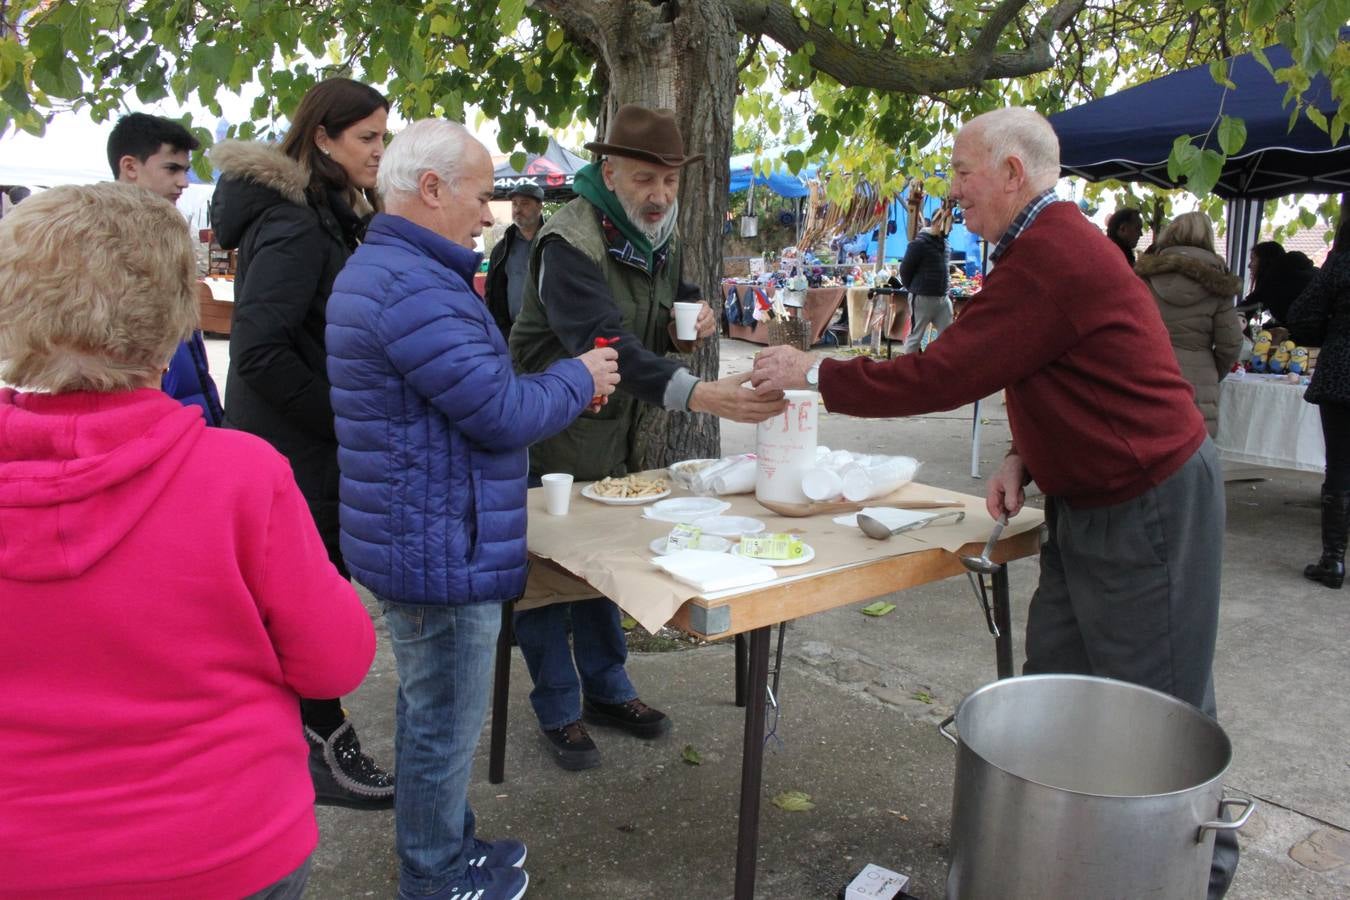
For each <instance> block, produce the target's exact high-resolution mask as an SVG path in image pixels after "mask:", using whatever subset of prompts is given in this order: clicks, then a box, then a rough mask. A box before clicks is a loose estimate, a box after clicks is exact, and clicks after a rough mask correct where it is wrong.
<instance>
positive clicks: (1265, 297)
mask: <svg viewBox="0 0 1350 900" xmlns="http://www.w3.org/2000/svg"><path fill="white" fill-rule="evenodd" d="M1247 272H1248V274H1249V275H1250V277H1251V291H1250V292H1249V293H1248V294H1247V296H1246V297H1245V298H1244V299H1243V301H1242V303H1241V304H1240V305H1239V306H1238V311H1239V312H1241V313H1242V314H1243V316H1251V315H1255V314H1257V313H1258V311H1259V310H1262V309H1264V310H1266V311H1267V312H1269V313H1270V320H1269V321H1268V322H1266V323H1265V325H1266V326H1267V327H1271V328H1273V327H1276V326H1280V325H1283V324H1284V320H1285V318H1286V317H1287V316H1288V314H1289V304H1291V303H1293V302H1294V298H1295V297H1297V296H1298V295H1299V294H1301V293H1303V290H1304V289H1305V288H1306V287H1307V286H1308V285H1309V284H1310V283H1311V282H1312V280H1313V276H1315V275H1316V274H1317V266H1315V265H1313V261H1312V260H1311V259H1309V258H1308V257H1307V255H1306V254H1304V253H1302V252H1300V251H1298V250H1293V251H1286V250H1285V249H1284V247H1283V246H1282V245H1281V244H1280V242H1279V241H1262V242H1261V243H1259V244H1257V245H1256V246H1254V247H1252V252H1251V257H1250V258H1249V259H1248V261H1247Z"/></svg>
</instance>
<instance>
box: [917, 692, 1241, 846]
mask: <svg viewBox="0 0 1350 900" xmlns="http://www.w3.org/2000/svg"><path fill="white" fill-rule="evenodd" d="M955 721H956V716H955V715H951V716H948V717H947V718H945V719H943V720H942V721H941V722H939V723H938V734H940V735H942V736H943V737H945V738H946V739H947V740H949V741H951V742H952V743H953V744H955V745H956V746H958V747H959V746H960V744H958V743H957V737H956V735H954V734H952V733H951V732H950V731H948V730H947V726H948V725H950V724H952V723H953V722H955ZM1244 821H1245V820H1244ZM1201 827H1202V828H1203V827H1204V826H1203V825H1202V826H1201Z"/></svg>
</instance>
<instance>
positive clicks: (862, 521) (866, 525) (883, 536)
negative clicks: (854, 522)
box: [858, 509, 966, 541]
mask: <svg viewBox="0 0 1350 900" xmlns="http://www.w3.org/2000/svg"><path fill="white" fill-rule="evenodd" d="M965 517H966V512H965V510H961V509H954V510H950V511H948V512H944V513H938V514H937V515H935V516H929V517H928V518H926V519H920V520H919V521H917V522H906V523H905V524H904V525H901V526H900V527H898V528H891V527H890V526H889V525H887V524H886V523H885V522H882V521H881V520H880V519H874V518H873V517H871V516H865V515H863V514H862V513H858V527H859V528H861V529H862V532H863V534H865V535H867V536H868V537H870V538H876V539H877V540H878V541H884V540H887V539H888V538H890V536H891V535H893V534H900V533H901V532H904V531H913V530H914V529H916V528H923V527H924V526H925V525H931V524H932V523H934V522H936V521H937V520H938V519H952V518H954V519H955V520H956V522H960V521H961V520H962V519H964V518H965ZM956 522H953V523H952V524H953V525H955V524H956Z"/></svg>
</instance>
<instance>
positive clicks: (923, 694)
mask: <svg viewBox="0 0 1350 900" xmlns="http://www.w3.org/2000/svg"><path fill="white" fill-rule="evenodd" d="M910 696H911V697H913V698H914V699H915V700H918V701H919V702H920V703H928V704H931V703H932V702H933V695H932V694H930V693H928V692H927V691H915V692H914V693H912V694H910Z"/></svg>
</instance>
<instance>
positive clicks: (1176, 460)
mask: <svg viewBox="0 0 1350 900" xmlns="http://www.w3.org/2000/svg"><path fill="white" fill-rule="evenodd" d="M1000 388H1006V389H1007V398H1008V421H1009V424H1010V425H1011V427H1012V433H1013V442H1014V444H1015V446H1016V447H1017V452H1018V453H1019V454H1020V455H1021V457H1022V460H1023V461H1024V462H1025V464H1026V466H1027V470H1028V472H1029V473H1030V474H1031V476H1032V478H1034V479H1035V481H1036V483H1037V484H1039V485H1040V487H1041V490H1043V491H1044V492H1045V493H1046V494H1048V495H1050V496H1054V497H1061V498H1063V499H1065V500H1066V501H1068V502H1070V503H1072V504H1073V505H1075V506H1084V507H1088V506H1108V505H1112V504H1116V503H1121V502H1124V501H1126V500H1129V499H1132V498H1134V497H1137V496H1139V495H1140V494H1142V493H1143V492H1144V491H1146V490H1148V489H1149V488H1150V487H1153V486H1155V485H1157V484H1159V483H1161V482H1162V481H1164V480H1165V479H1166V478H1167V477H1168V476H1170V475H1171V474H1172V473H1173V472H1175V471H1177V469H1179V468H1181V465H1182V464H1183V463H1184V462H1186V460H1188V459H1189V458H1190V457H1191V455H1192V454H1193V453H1195V451H1196V449H1197V448H1198V447H1199V446H1200V445H1201V443H1203V442H1204V440H1205V435H1206V431H1205V422H1204V419H1202V418H1201V416H1200V413H1199V411H1198V410H1197V409H1196V407H1195V401H1194V400H1193V399H1192V396H1191V395H1192V388H1191V386H1190V384H1189V383H1188V382H1187V381H1186V380H1185V379H1184V378H1182V377H1181V371H1180V369H1179V368H1178V366H1177V360H1176V356H1175V354H1174V353H1173V352H1172V344H1171V341H1170V339H1169V338H1168V336H1167V329H1166V328H1165V327H1164V326H1163V323H1162V318H1161V316H1160V315H1159V313H1158V306H1157V304H1156V303H1155V302H1154V301H1153V297H1152V296H1151V295H1150V294H1149V290H1148V287H1147V286H1146V285H1145V284H1144V282H1143V281H1141V280H1139V279H1138V278H1137V277H1135V275H1134V273H1133V272H1132V271H1130V267H1129V266H1128V265H1127V264H1126V262H1125V258H1124V257H1123V256H1121V254H1120V250H1119V249H1118V248H1117V247H1116V246H1115V245H1114V244H1112V243H1111V242H1110V241H1109V240H1107V238H1106V236H1105V235H1103V234H1102V233H1101V232H1100V231H1098V230H1097V228H1096V227H1095V226H1093V224H1092V223H1091V222H1089V221H1088V220H1087V219H1086V218H1084V217H1083V215H1082V213H1080V212H1079V211H1078V208H1077V207H1076V206H1074V205H1073V204H1072V203H1066V202H1058V203H1052V204H1051V205H1050V206H1047V207H1046V208H1045V209H1044V210H1043V211H1042V212H1041V214H1040V215H1039V216H1037V218H1036V219H1035V221H1034V222H1032V224H1031V227H1029V228H1028V229H1027V230H1026V231H1024V232H1023V233H1022V234H1021V235H1019V236H1018V237H1017V239H1016V240H1014V241H1013V242H1012V244H1010V245H1009V246H1008V249H1007V252H1006V253H1004V255H1003V258H1002V259H1000V260H999V262H998V265H997V266H995V268H994V270H993V271H992V272H991V273H990V274H989V276H988V278H986V279H985V282H984V288H983V289H982V290H981V291H980V293H979V294H978V295H976V297H975V299H974V300H972V301H971V303H970V305H969V307H968V308H967V309H966V310H965V311H964V312H962V314H961V318H960V319H959V320H958V321H957V322H956V323H955V324H953V325H952V326H951V327H950V328H948V329H947V330H946V331H944V332H943V333H942V338H941V339H940V340H938V341H935V342H934V343H933V345H932V346H931V347H930V348H929V349H928V351H927V352H926V353H923V354H917V353H913V354H907V355H905V356H901V357H898V358H896V359H893V360H891V361H889V362H885V363H874V362H872V361H870V360H866V359H854V360H848V361H844V360H826V361H825V362H824V363H822V364H821V367H820V392H821V396H822V398H823V399H824V401H825V406H826V407H827V408H828V409H829V410H830V411H831V412H841V413H846V414H848V415H852V416H870V417H890V416H912V415H918V414H920V413H928V412H934V411H937V410H947V409H954V408H956V407H958V406H962V405H964V404H967V403H972V402H974V401H975V400H978V399H980V398H982V397H987V396H989V395H990V394H993V393H995V392H996V391H998V390H999V389H1000Z"/></svg>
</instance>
